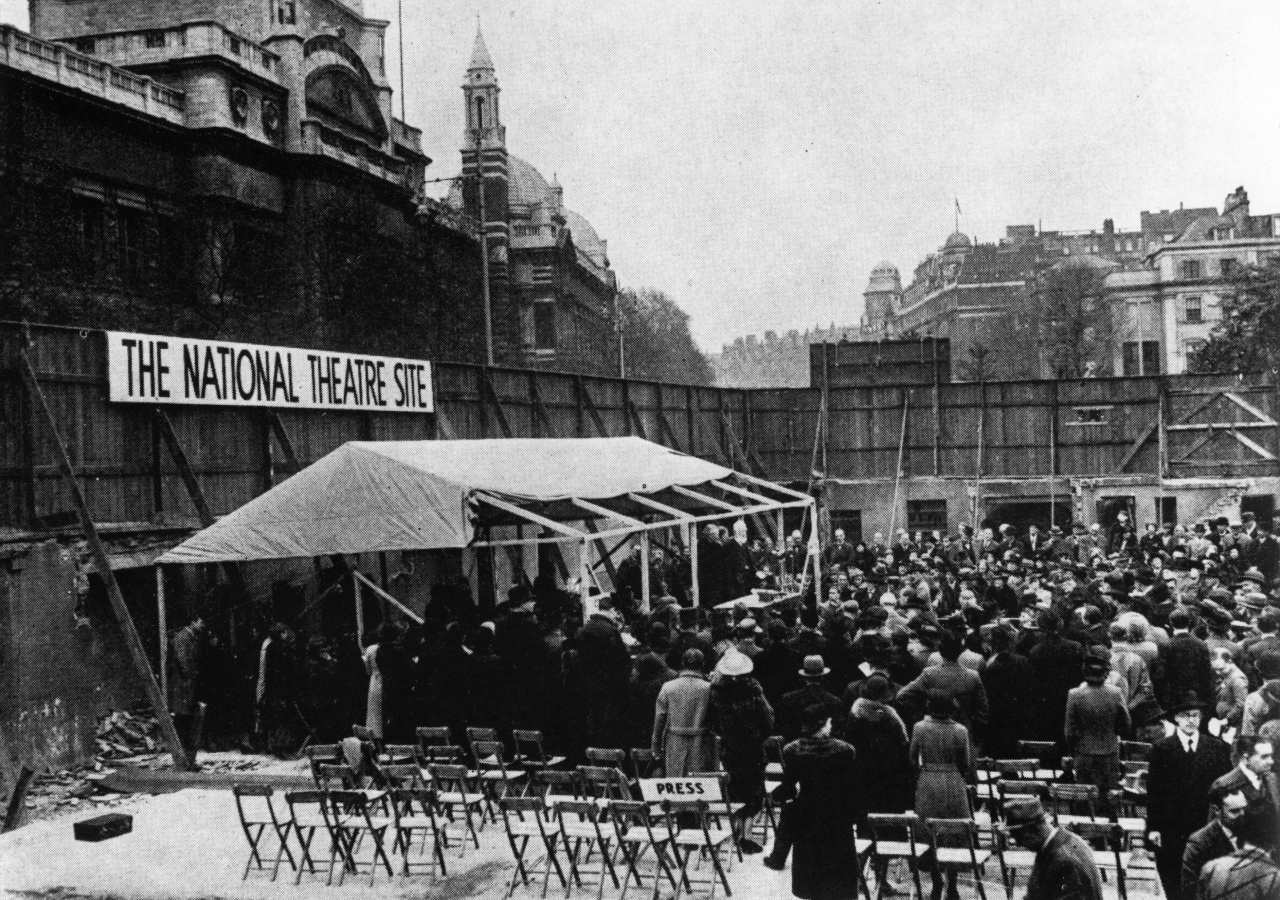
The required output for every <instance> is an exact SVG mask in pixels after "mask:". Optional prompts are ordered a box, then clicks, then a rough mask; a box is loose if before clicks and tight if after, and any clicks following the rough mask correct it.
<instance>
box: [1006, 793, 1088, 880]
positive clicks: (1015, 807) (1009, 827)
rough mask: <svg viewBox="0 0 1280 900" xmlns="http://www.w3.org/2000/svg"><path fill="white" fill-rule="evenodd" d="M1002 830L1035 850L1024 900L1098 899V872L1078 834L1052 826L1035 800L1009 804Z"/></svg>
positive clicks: (1026, 846)
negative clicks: (1033, 862) (1034, 858)
mask: <svg viewBox="0 0 1280 900" xmlns="http://www.w3.org/2000/svg"><path fill="white" fill-rule="evenodd" d="M1003 829H1004V831H1005V832H1006V833H1007V834H1008V835H1009V836H1010V837H1011V838H1013V839H1014V840H1015V841H1017V842H1018V843H1019V844H1020V845H1022V846H1023V847H1025V848H1027V849H1028V850H1033V851H1035V854H1036V861H1035V864H1034V865H1033V866H1032V867H1031V874H1030V876H1028V878H1027V893H1026V894H1025V900H1068V898H1069V900H1102V874H1101V873H1100V872H1099V871H1098V866H1097V864H1096V863H1094V861H1093V851H1092V850H1091V849H1090V848H1089V845H1088V844H1086V843H1085V842H1084V841H1083V840H1082V839H1081V838H1080V837H1079V836H1077V835H1074V834H1072V833H1071V832H1069V831H1067V830H1066V829H1063V828H1058V827H1056V826H1054V825H1053V824H1052V823H1051V822H1050V821H1049V817H1048V816H1047V815H1045V812H1044V808H1043V807H1042V806H1041V805H1040V801H1039V800H1037V799H1030V800H1020V801H1016V802H1014V803H1010V804H1009V806H1008V807H1007V809H1006V812H1005V824H1004V826H1003Z"/></svg>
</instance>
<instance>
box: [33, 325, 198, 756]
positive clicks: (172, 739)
mask: <svg viewBox="0 0 1280 900" xmlns="http://www.w3.org/2000/svg"><path fill="white" fill-rule="evenodd" d="M19 356H20V357H21V360H22V380H23V381H24V382H25V383H26V386H27V393H28V395H29V396H30V398H31V401H32V404H33V406H35V407H36V408H37V409H39V410H40V411H41V412H43V414H44V420H45V423H46V424H47V425H48V426H49V432H50V434H51V435H53V444H54V446H55V447H56V448H57V457H58V467H59V468H60V469H61V470H62V477H63V478H64V479H65V480H66V482H67V487H68V488H69V490H70V491H71V499H72V502H74V503H75V507H76V514H77V515H78V516H79V518H80V528H81V530H83V531H84V536H85V539H86V540H87V541H88V542H89V549H90V550H91V551H92V552H93V562H94V565H96V566H97V568H98V574H99V575H100V576H101V577H102V581H103V583H104V584H105V585H106V588H107V597H108V599H110V601H111V608H112V609H113V610H114V611H115V614H116V619H118V620H119V622H120V630H121V631H122V632H123V633H124V642H125V646H126V647H128V648H129V656H130V657H131V658H132V659H133V666H134V668H135V669H136V670H137V672H138V677H139V678H141V679H142V687H143V689H144V691H145V692H146V695H147V700H148V701H149V702H150V703H151V708H152V710H154V711H155V714H156V719H157V720H158V721H159V723H160V735H161V737H163V738H164V742H165V744H166V745H168V747H169V752H171V753H172V754H173V765H174V768H176V769H180V770H186V769H190V768H191V761H190V760H188V759H187V754H186V751H185V750H183V748H182V741H181V740H180V739H179V738H178V731H177V729H175V728H174V727H173V717H172V716H170V715H169V704H168V703H167V702H166V701H165V696H164V694H163V692H162V691H161V690H160V685H159V684H158V683H157V682H156V677H155V673H154V672H152V671H151V663H150V662H148V661H147V652H146V650H145V649H143V646H142V638H140V637H138V629H137V628H136V627H135V626H134V624H133V616H132V615H130V613H129V607H128V606H127V605H125V602H124V595H123V594H121V593H120V585H119V584H117V583H116V578H115V575H114V573H112V571H111V560H110V559H109V558H108V557H107V548H106V547H105V546H103V543H102V539H101V538H100V537H99V536H98V528H97V526H96V525H94V522H93V516H92V515H90V513H89V503H88V501H86V500H85V497H84V491H83V490H81V488H80V482H78V481H77V480H76V473H75V469H74V468H72V466H71V457H70V456H68V455H67V448H66V446H65V445H64V444H63V443H62V435H60V434H59V433H58V424H57V420H56V419H54V417H53V411H52V410H50V409H49V401H48V400H47V399H45V396H44V391H42V390H41V389H40V382H39V381H37V380H36V370H35V369H34V368H33V367H32V365H31V359H30V358H29V357H28V356H27V351H26V348H25V347H24V348H23V349H22V351H21V353H20V354H19Z"/></svg>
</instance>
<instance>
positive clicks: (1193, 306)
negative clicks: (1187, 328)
mask: <svg viewBox="0 0 1280 900" xmlns="http://www.w3.org/2000/svg"><path fill="white" fill-rule="evenodd" d="M1182 313H1183V320H1184V321H1185V322H1187V323H1189V324H1192V325H1196V324H1199V323H1200V322H1203V321H1204V310H1203V309H1202V308H1201V303H1200V298H1199V297H1187V298H1186V299H1185V300H1183V301H1182Z"/></svg>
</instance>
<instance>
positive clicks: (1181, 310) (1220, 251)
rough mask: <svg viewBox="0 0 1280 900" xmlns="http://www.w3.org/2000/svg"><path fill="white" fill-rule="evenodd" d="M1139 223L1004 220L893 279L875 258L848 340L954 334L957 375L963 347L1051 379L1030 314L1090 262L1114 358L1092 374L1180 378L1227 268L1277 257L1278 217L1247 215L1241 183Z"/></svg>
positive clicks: (1207, 325)
mask: <svg viewBox="0 0 1280 900" xmlns="http://www.w3.org/2000/svg"><path fill="white" fill-rule="evenodd" d="M1139 223H1140V224H1139V228H1137V229H1135V230H1117V229H1116V228H1115V226H1114V224H1113V222H1112V220H1110V219H1108V220H1106V221H1105V222H1104V223H1103V227H1102V229H1101V230H1100V231H1096V230H1095V231H1087V232H1084V231H1076V232H1065V231H1042V230H1040V229H1037V228H1036V227H1035V226H1032V225H1010V226H1008V227H1007V228H1006V233H1005V237H1004V238H1002V239H1001V240H1000V241H999V242H997V243H979V244H975V243H974V242H973V241H972V240H971V239H970V238H969V236H968V235H965V234H963V233H962V232H960V231H956V232H955V233H953V234H952V235H950V236H949V237H948V238H947V240H946V242H945V243H944V244H943V245H942V246H941V247H940V248H939V249H938V251H937V252H936V253H932V254H929V255H928V256H926V257H925V258H924V259H923V260H921V261H920V262H919V263H918V264H917V265H916V267H915V270H914V272H913V273H912V279H911V282H910V283H909V284H908V285H907V286H906V287H905V288H901V287H899V286H898V273H897V269H896V268H894V266H893V264H892V263H890V262H882V263H879V264H878V265H877V266H876V267H875V268H874V269H873V270H872V273H871V280H870V283H869V284H868V286H867V289H866V291H865V292H864V294H863V298H864V304H865V313H864V315H863V319H862V322H861V328H860V329H858V331H859V332H860V334H859V335H858V336H851V337H850V339H853V340H880V339H883V338H884V337H896V336H903V335H910V334H914V335H925V336H931V337H945V338H948V339H950V341H951V345H952V352H953V359H954V360H956V361H957V363H959V368H958V370H957V371H958V374H959V375H960V377H964V361H965V360H966V358H967V357H969V355H970V351H971V350H972V349H973V348H975V347H977V346H981V347H985V348H987V349H988V350H990V351H991V352H992V353H993V355H995V356H996V357H997V362H996V368H995V371H994V374H995V375H996V376H997V377H1001V378H1035V377H1049V375H1050V374H1051V372H1049V371H1047V370H1046V368H1045V361H1044V359H1043V358H1042V357H1043V353H1042V352H1041V349H1042V348H1040V347H1039V346H1038V344H1037V341H1036V340H1034V339H1028V333H1027V331H1026V318H1027V317H1026V313H1027V311H1028V310H1029V309H1030V308H1031V304H1032V298H1033V295H1034V293H1035V290H1036V287H1037V284H1039V283H1041V279H1043V278H1044V277H1045V276H1046V274H1047V273H1049V272H1050V271H1052V270H1054V269H1062V268H1071V267H1086V268H1091V269H1094V270H1096V271H1097V272H1098V274H1099V275H1100V276H1101V278H1102V288H1101V293H1102V297H1103V298H1105V301H1106V303H1107V305H1108V307H1109V309H1110V312H1111V316H1112V322H1111V325H1110V344H1111V348H1112V353H1111V357H1112V358H1111V360H1110V364H1109V365H1104V366H1103V367H1102V368H1101V369H1100V370H1099V372H1098V374H1115V375H1158V374H1162V373H1167V374H1181V373H1182V372H1185V371H1186V369H1187V359H1188V357H1189V355H1190V353H1192V352H1194V350H1195V348H1196V347H1197V346H1199V345H1201V344H1203V342H1204V341H1205V340H1207V339H1208V336H1209V332H1210V331H1211V330H1212V328H1213V325H1214V323H1215V322H1216V321H1217V317H1218V303H1219V299H1220V297H1221V294H1222V291H1223V289H1224V287H1225V284H1226V277H1227V276H1228V275H1229V273H1230V271H1231V267H1232V266H1246V265H1256V264H1258V263H1260V262H1264V261H1265V260H1266V259H1268V258H1269V257H1271V256H1274V255H1276V254H1277V253H1278V252H1280V215H1262V216H1254V215H1250V213H1249V199H1248V194H1247V192H1245V190H1244V188H1237V189H1236V190H1235V191H1233V192H1232V193H1231V194H1230V195H1228V196H1227V198H1226V201H1225V203H1224V206H1223V211H1222V212H1221V213H1219V212H1218V210H1217V209H1216V208H1215V207H1197V208H1190V209H1187V208H1180V209H1176V210H1167V209H1166V210H1160V211H1159V212H1149V211H1145V210H1144V211H1143V212H1142V213H1141V215H1140V218H1139Z"/></svg>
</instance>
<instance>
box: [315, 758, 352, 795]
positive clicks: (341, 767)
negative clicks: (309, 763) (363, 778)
mask: <svg viewBox="0 0 1280 900" xmlns="http://www.w3.org/2000/svg"><path fill="white" fill-rule="evenodd" d="M317 768H318V769H319V772H320V774H319V776H318V777H317V778H316V784H317V786H318V787H319V788H320V790H322V791H353V790H355V789H356V788H357V787H358V779H357V778H356V773H355V770H353V769H352V768H351V767H350V766H349V765H347V764H346V763H344V762H340V763H320V765H319V766H317Z"/></svg>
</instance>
